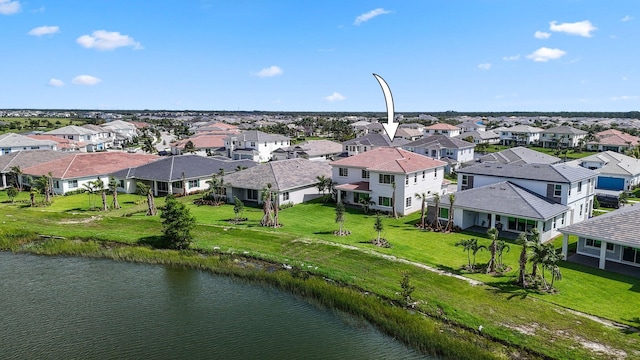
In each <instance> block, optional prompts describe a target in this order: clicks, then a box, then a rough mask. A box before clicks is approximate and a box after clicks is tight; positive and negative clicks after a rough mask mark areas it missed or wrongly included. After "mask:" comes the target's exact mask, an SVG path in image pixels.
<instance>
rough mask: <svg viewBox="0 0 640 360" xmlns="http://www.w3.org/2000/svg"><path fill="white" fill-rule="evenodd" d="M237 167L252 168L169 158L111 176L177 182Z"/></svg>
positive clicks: (245, 163) (244, 162)
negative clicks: (183, 178)
mask: <svg viewBox="0 0 640 360" xmlns="http://www.w3.org/2000/svg"><path fill="white" fill-rule="evenodd" d="M238 166H241V167H247V168H250V167H253V166H256V163H255V162H253V161H250V160H227V161H224V160H220V159H215V158H210V157H204V156H199V155H179V156H170V157H166V158H163V159H160V160H157V161H154V162H152V163H149V164H145V165H142V166H138V167H135V168H129V169H124V170H121V171H118V172H116V173H114V174H113V176H114V177H117V178H120V179H125V178H126V179H132V178H133V179H142V180H156V181H179V180H181V179H182V174H183V173H184V177H185V178H186V179H195V178H202V177H205V176H210V175H213V174H217V173H218V172H220V169H223V170H224V171H225V173H230V172H233V171H236V168H237V167H238Z"/></svg>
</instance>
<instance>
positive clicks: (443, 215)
mask: <svg viewBox="0 0 640 360" xmlns="http://www.w3.org/2000/svg"><path fill="white" fill-rule="evenodd" d="M440 217H441V218H443V219H448V218H449V209H447V208H440Z"/></svg>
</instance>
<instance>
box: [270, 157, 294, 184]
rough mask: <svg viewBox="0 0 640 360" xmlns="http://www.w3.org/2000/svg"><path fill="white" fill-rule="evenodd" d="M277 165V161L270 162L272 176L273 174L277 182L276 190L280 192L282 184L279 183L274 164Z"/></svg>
mask: <svg viewBox="0 0 640 360" xmlns="http://www.w3.org/2000/svg"><path fill="white" fill-rule="evenodd" d="M288 160H289V159H288ZM290 160H293V159H290ZM275 163H277V161H272V162H269V169H270V170H271V174H273V180H275V182H276V183H275V185H276V189H277V190H278V192H279V190H280V184H279V183H278V177H277V176H276V172H275V170H274V169H273V164H275Z"/></svg>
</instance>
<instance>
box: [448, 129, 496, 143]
mask: <svg viewBox="0 0 640 360" xmlns="http://www.w3.org/2000/svg"><path fill="white" fill-rule="evenodd" d="M470 137H471V138H473V143H474V144H476V145H478V144H490V145H494V144H499V143H500V134H498V133H496V132H494V131H492V130H484V131H481V130H472V131H465V132H463V133H462V134H460V135H458V136H456V138H457V139H462V140H465V141H466V140H467V139H468V138H470Z"/></svg>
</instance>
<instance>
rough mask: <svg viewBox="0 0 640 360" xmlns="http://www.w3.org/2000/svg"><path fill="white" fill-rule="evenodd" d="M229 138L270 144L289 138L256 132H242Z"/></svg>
mask: <svg viewBox="0 0 640 360" xmlns="http://www.w3.org/2000/svg"><path fill="white" fill-rule="evenodd" d="M229 137H230V138H238V141H255V142H264V141H266V142H271V141H289V140H291V139H290V138H289V137H286V136H284V135H280V134H267V133H265V132H262V131H258V130H248V131H244V132H242V133H240V134H238V135H231V136H229Z"/></svg>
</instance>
